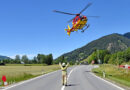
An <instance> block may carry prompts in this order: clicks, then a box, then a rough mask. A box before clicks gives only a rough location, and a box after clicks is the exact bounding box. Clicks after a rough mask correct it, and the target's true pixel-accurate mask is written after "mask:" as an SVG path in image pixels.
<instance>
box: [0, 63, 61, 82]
mask: <svg viewBox="0 0 130 90" xmlns="http://www.w3.org/2000/svg"><path fill="white" fill-rule="evenodd" d="M58 69H60V67H59V65H50V66H43V65H36V64H35V65H27V66H24V65H17V64H14V65H6V66H0V82H1V78H2V76H3V75H6V77H7V82H8V83H9V84H12V83H14V82H19V81H23V80H27V79H30V78H33V77H36V76H39V75H42V74H46V73H49V72H52V71H55V70H58Z"/></svg>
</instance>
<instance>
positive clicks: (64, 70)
mask: <svg viewBox="0 0 130 90" xmlns="http://www.w3.org/2000/svg"><path fill="white" fill-rule="evenodd" d="M59 65H60V68H61V70H62V85H65V86H67V68H68V66H69V63H67V65H66V64H65V63H62V64H61V63H59Z"/></svg>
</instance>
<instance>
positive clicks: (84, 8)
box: [79, 3, 92, 14]
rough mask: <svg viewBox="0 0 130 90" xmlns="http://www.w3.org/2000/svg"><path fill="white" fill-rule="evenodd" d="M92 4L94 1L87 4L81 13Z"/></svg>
mask: <svg viewBox="0 0 130 90" xmlns="http://www.w3.org/2000/svg"><path fill="white" fill-rule="evenodd" d="M91 5H92V3H89V4H87V5H86V7H85V8H84V9H83V10H81V11H80V13H79V14H81V13H82V12H84V11H85V10H86V9H87V8H88V7H90V6H91Z"/></svg>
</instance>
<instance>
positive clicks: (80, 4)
mask: <svg viewBox="0 0 130 90" xmlns="http://www.w3.org/2000/svg"><path fill="white" fill-rule="evenodd" d="M88 3H93V4H92V5H91V6H90V7H89V8H88V9H87V10H86V11H84V12H83V13H82V14H83V15H86V16H87V15H89V16H91V15H92V16H94V15H95V16H100V18H88V24H90V28H88V30H86V31H85V32H84V33H81V32H80V31H78V32H73V33H72V34H71V35H70V37H69V36H68V35H67V34H66V32H65V30H64V29H65V28H67V25H68V24H69V25H71V23H67V21H68V20H70V19H72V18H73V17H74V16H70V15H64V14H59V13H54V12H52V11H53V10H60V11H64V12H70V13H79V12H80V10H82V9H83V8H84V7H85V6H86V5H87V4H88ZM126 32H130V0H0V55H4V56H9V57H11V58H14V57H15V55H25V54H26V55H28V57H29V58H32V57H34V56H36V55H37V54H38V53H40V54H46V55H47V54H50V53H52V54H53V57H54V58H57V57H58V56H60V55H62V54H63V53H67V52H70V51H72V50H74V49H77V48H80V47H82V46H84V45H86V44H87V43H89V42H91V41H93V40H96V39H98V38H100V37H102V36H105V35H108V34H112V33H120V34H124V33H126Z"/></svg>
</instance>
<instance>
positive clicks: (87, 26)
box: [81, 24, 90, 33]
mask: <svg viewBox="0 0 130 90" xmlns="http://www.w3.org/2000/svg"><path fill="white" fill-rule="evenodd" d="M89 27H90V25H89V24H88V25H87V24H86V28H85V29H82V31H81V32H82V33H83V32H84V31H85V30H86V29H88V28H89Z"/></svg>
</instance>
